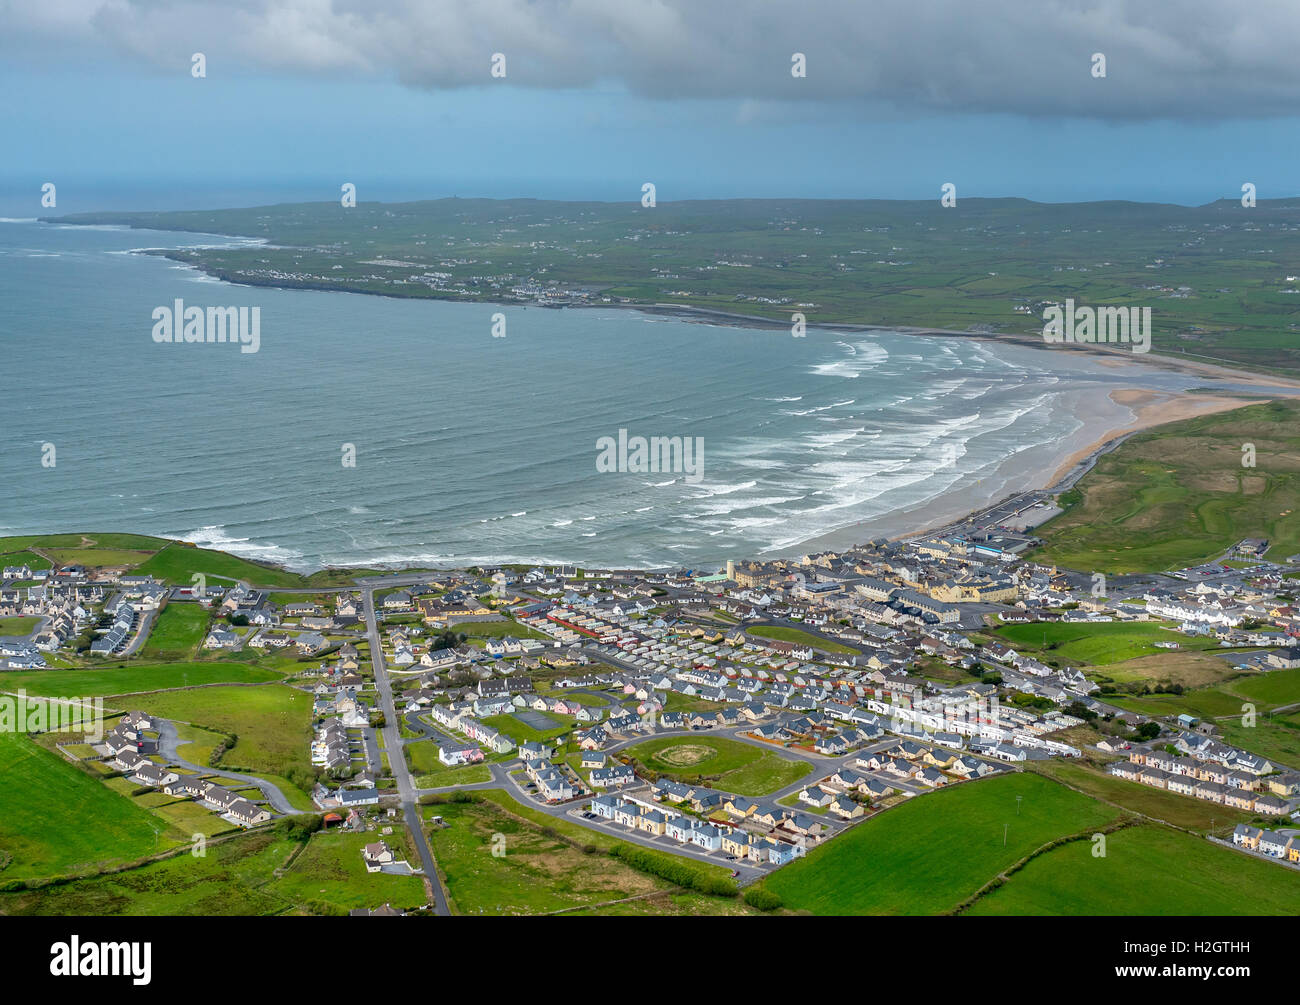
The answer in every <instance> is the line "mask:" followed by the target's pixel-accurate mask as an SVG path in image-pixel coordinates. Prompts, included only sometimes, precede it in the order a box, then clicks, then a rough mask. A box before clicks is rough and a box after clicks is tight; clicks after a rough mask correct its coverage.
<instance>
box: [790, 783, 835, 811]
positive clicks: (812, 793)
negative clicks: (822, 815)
mask: <svg viewBox="0 0 1300 1005" xmlns="http://www.w3.org/2000/svg"><path fill="white" fill-rule="evenodd" d="M834 798H835V797H834V796H832V795H831V794H830V793H829V792H827V791H826V790H825V789H823V788H822V787H821V786H820V785H809V786H808V787H807V788H806V789H803V790H801V791H800V793H799V802H801V803H807V804H808V805H809V806H817V807H824V806H829V805H830V804H831V803H832V802H833V801H834Z"/></svg>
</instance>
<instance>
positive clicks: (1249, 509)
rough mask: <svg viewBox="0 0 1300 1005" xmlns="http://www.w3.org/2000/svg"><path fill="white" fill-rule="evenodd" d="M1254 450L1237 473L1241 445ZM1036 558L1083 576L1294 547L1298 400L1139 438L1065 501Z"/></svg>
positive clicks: (1298, 545) (1299, 510) (1299, 468)
mask: <svg viewBox="0 0 1300 1005" xmlns="http://www.w3.org/2000/svg"><path fill="white" fill-rule="evenodd" d="M1244 444H1252V445H1253V446H1254V448H1255V466H1254V467H1243V466H1242V461H1243V458H1244V457H1245V455H1244V454H1243V451H1242V447H1243V445H1244ZM1062 502H1063V503H1064V504H1065V512H1064V513H1062V514H1061V515H1060V516H1058V517H1056V518H1055V519H1053V520H1049V521H1048V522H1047V523H1045V524H1043V525H1042V526H1041V527H1039V528H1038V529H1037V530H1036V531H1035V533H1036V534H1037V535H1038V536H1039V537H1041V538H1043V539H1044V540H1045V542H1046V544H1045V545H1044V547H1042V548H1040V549H1037V550H1036V551H1034V552H1032V553H1031V554H1030V555H1029V556H1028V557H1031V558H1033V559H1035V560H1037V561H1041V562H1054V563H1056V564H1058V565H1062V566H1065V567H1066V568H1070V569H1078V570H1081V571H1086V572H1109V573H1115V572H1132V573H1138V572H1157V571H1162V570H1166V569H1175V568H1181V567H1184V566H1188V565H1193V564H1196V563H1198V562H1203V561H1206V560H1209V559H1213V558H1217V557H1219V556H1220V555H1222V554H1223V553H1224V552H1225V551H1226V550H1227V549H1228V548H1229V547H1231V546H1232V545H1233V544H1235V543H1236V542H1237V541H1239V540H1241V539H1242V538H1245V537H1264V538H1268V539H1269V540H1270V541H1271V542H1272V545H1271V549H1270V552H1269V554H1270V555H1281V556H1283V557H1285V556H1287V555H1292V554H1295V553H1296V552H1297V551H1300V402H1296V401H1289V400H1288V401H1277V402H1271V403H1268V404H1260V405H1252V406H1250V407H1248V408H1241V409H1237V410H1235V411H1231V412H1224V413H1221V414H1218V415H1208V416H1203V417H1201V418H1197V419H1190V420H1187V421H1184V422H1176V423H1171V424H1169V425H1165V426H1160V427H1158V428H1156V429H1153V430H1149V431H1147V432H1145V433H1141V434H1138V435H1136V436H1134V437H1132V438H1131V439H1129V440H1127V441H1126V442H1124V443H1122V444H1120V446H1119V447H1118V448H1116V449H1115V450H1114V451H1112V452H1111V453H1109V454H1105V455H1104V456H1102V457H1101V458H1100V459H1099V460H1098V461H1097V464H1096V466H1095V467H1094V468H1093V469H1092V470H1091V471H1090V472H1089V473H1088V474H1087V475H1085V476H1084V477H1083V479H1082V480H1080V482H1079V483H1078V485H1077V486H1075V488H1074V489H1073V490H1071V491H1070V492H1067V493H1065V494H1064V495H1063V496H1062Z"/></svg>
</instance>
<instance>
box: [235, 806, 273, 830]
mask: <svg viewBox="0 0 1300 1005" xmlns="http://www.w3.org/2000/svg"><path fill="white" fill-rule="evenodd" d="M226 813H227V814H228V815H229V816H231V817H233V818H234V819H235V821H236V822H237V823H239V824H240V825H241V826H244V827H252V826H253V825H254V824H264V823H266V821H268V820H270V819H271V812H270V810H267V809H265V808H264V807H261V806H258V805H257V804H256V803H252V802H249V801H248V800H247V799H236V800H235V801H234V802H233V803H231V804H230V808H229V809H228V810H226Z"/></svg>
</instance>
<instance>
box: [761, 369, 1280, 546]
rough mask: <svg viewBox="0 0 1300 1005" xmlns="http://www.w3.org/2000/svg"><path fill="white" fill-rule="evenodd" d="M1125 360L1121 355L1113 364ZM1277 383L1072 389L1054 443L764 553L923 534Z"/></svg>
mask: <svg viewBox="0 0 1300 1005" xmlns="http://www.w3.org/2000/svg"><path fill="white" fill-rule="evenodd" d="M1127 363H1128V361H1117V363H1116V364H1115V365H1125V364H1127ZM1229 373H1230V375H1231V377H1232V378H1233V382H1234V383H1247V381H1245V380H1243V379H1242V378H1243V377H1245V376H1246V375H1244V374H1239V373H1237V372H1235V371H1229ZM1251 383H1253V382H1251ZM1279 385H1281V386H1287V385H1288V382H1285V381H1279V382H1272V381H1269V380H1268V378H1267V377H1261V378H1260V379H1259V387H1260V390H1259V391H1258V392H1254V391H1249V392H1245V391H1244V392H1242V393H1241V394H1240V395H1235V394H1208V393H1188V392H1178V393H1175V392H1168V391H1157V390H1152V389H1149V388H1142V387H1121V388H1114V389H1111V390H1109V391H1107V390H1105V389H1103V388H1094V389H1084V390H1078V391H1074V392H1070V393H1069V394H1068V395H1067V396H1066V397H1068V398H1069V401H1070V407H1071V409H1072V411H1073V413H1074V416H1075V417H1076V418H1077V419H1079V420H1080V423H1081V425H1080V427H1079V429H1078V430H1076V431H1075V433H1073V434H1072V435H1071V436H1069V437H1067V438H1065V439H1063V440H1061V441H1058V442H1057V443H1055V444H1052V445H1044V446H1042V447H1041V448H1039V447H1031V448H1028V449H1026V450H1025V451H1022V452H1021V453H1018V454H1015V455H1012V456H1010V457H1008V458H1006V459H1005V460H1004V461H1003V463H1001V464H999V465H998V466H997V469H996V470H995V471H992V472H989V473H986V474H983V475H982V476H981V477H979V478H978V479H976V480H974V482H973V483H972V484H965V485H960V486H957V487H956V488H955V489H954V490H952V491H949V492H945V493H942V494H941V495H939V496H937V497H935V498H932V499H929V500H926V501H925V502H923V503H921V504H919V505H917V506H913V507H909V508H903V509H899V510H895V511H892V512H889V513H886V514H882V515H881V516H880V517H879V518H876V519H872V520H867V521H862V522H860V523H855V524H852V525H850V526H847V527H841V528H838V529H836V530H833V531H829V532H827V533H825V534H821V535H818V536H816V537H813V538H810V539H808V540H805V541H801V542H799V543H797V544H795V545H792V546H791V547H788V548H782V549H780V550H779V551H773V552H767V553H765V555H767V556H768V557H777V556H781V557H788V556H794V555H804V554H811V553H816V552H819V551H828V550H830V551H837V550H842V549H844V548H847V547H850V546H852V545H855V544H859V543H862V542H863V541H867V540H870V539H871V538H875V537H887V538H901V537H912V536H915V535H918V534H924V533H927V532H928V531H932V530H935V529H937V528H939V527H943V526H945V525H947V524H949V523H951V522H953V521H954V520H957V519H960V518H961V517H964V516H966V515H967V514H968V513H971V512H974V511H977V510H979V509H982V508H983V507H985V506H988V505H991V504H992V503H995V502H997V501H998V500H999V499H1004V498H1006V497H1007V496H1009V495H1013V494H1015V493H1017V492H1025V491H1030V490H1034V489H1050V488H1052V487H1054V486H1057V485H1058V483H1060V482H1061V481H1062V479H1064V478H1066V477H1067V476H1069V475H1071V474H1076V475H1077V473H1078V469H1079V468H1080V466H1081V465H1083V464H1085V462H1091V461H1093V460H1095V459H1096V457H1098V456H1100V455H1101V454H1103V453H1105V452H1106V449H1107V447H1108V446H1109V445H1111V444H1114V443H1115V442H1116V441H1117V440H1120V439H1122V438H1123V437H1126V436H1128V435H1129V434H1131V433H1135V432H1139V431H1141V430H1144V429H1150V428H1152V427H1153V426H1159V425H1164V424H1166V423H1170V422H1178V421H1180V420H1183V419H1190V418H1194V417H1196V416H1198V415H1209V414H1211V413H1214V412H1224V411H1229V410H1231V409H1234V408H1244V407H1245V406H1247V405H1252V404H1258V403H1259V402H1262V401H1267V400H1270V396H1269V395H1268V394H1266V393H1263V392H1264V388H1265V387H1266V386H1267V387H1272V388H1273V389H1275V390H1276V389H1277V388H1278V387H1279ZM1088 466H1089V467H1090V466H1091V464H1090V463H1088Z"/></svg>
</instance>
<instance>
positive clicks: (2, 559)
mask: <svg viewBox="0 0 1300 1005" xmlns="http://www.w3.org/2000/svg"><path fill="white" fill-rule="evenodd" d="M53 564H54V563H52V562H51V561H50V560H49V559H48V558H42V557H41V556H40V555H38V554H36V552H34V551H9V552H5V553H4V554H0V568H4V567H8V566H13V565H25V566H27V567H28V568H29V569H48V568H50V567H51V566H52V565H53Z"/></svg>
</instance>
